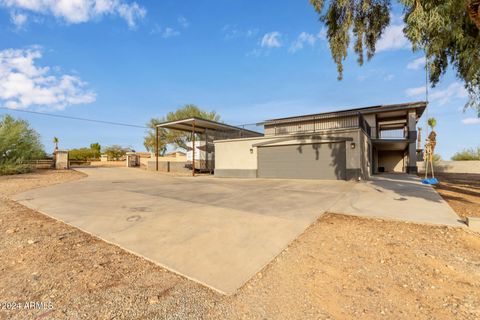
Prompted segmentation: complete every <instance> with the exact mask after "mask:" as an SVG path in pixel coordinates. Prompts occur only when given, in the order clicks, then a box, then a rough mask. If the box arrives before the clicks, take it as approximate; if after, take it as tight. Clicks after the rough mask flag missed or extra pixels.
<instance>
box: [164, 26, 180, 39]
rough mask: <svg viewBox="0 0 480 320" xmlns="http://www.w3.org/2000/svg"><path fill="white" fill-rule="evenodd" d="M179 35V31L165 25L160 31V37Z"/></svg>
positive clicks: (166, 37)
mask: <svg viewBox="0 0 480 320" xmlns="http://www.w3.org/2000/svg"><path fill="white" fill-rule="evenodd" d="M179 35H180V31H177V30H175V29H173V28H170V27H166V28H165V30H163V32H162V38H165V39H168V38H171V37H176V36H179Z"/></svg>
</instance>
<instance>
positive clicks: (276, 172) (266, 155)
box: [258, 142, 346, 180]
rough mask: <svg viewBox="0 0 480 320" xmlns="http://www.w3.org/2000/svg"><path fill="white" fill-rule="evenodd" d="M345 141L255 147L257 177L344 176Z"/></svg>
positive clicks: (335, 178) (315, 177) (343, 177)
mask: <svg viewBox="0 0 480 320" xmlns="http://www.w3.org/2000/svg"><path fill="white" fill-rule="evenodd" d="M345 168H346V158H345V143H344V142H337V143H316V144H302V145H284V146H270V147H259V148H258V176H259V177H260V178H282V179H334V180H338V179H345V171H346V170H345Z"/></svg>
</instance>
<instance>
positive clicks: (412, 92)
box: [405, 82, 468, 106]
mask: <svg viewBox="0 0 480 320" xmlns="http://www.w3.org/2000/svg"><path fill="white" fill-rule="evenodd" d="M405 94H406V95H407V96H408V97H418V96H422V95H423V96H424V95H425V86H421V87H417V88H410V89H407V90H406V91H405ZM467 97H468V93H467V90H466V89H465V87H464V86H463V85H462V84H461V83H459V82H454V83H452V84H450V85H449V86H448V87H447V88H445V89H436V88H435V89H431V90H430V93H429V100H431V101H435V102H437V103H438V104H439V105H441V106H443V105H445V104H447V103H449V102H450V101H451V100H453V99H464V98H467Z"/></svg>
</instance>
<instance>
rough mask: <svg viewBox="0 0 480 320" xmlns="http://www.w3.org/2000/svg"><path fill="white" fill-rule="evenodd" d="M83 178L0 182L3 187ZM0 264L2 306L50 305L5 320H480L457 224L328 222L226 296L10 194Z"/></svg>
mask: <svg viewBox="0 0 480 320" xmlns="http://www.w3.org/2000/svg"><path fill="white" fill-rule="evenodd" d="M78 178H81V175H79V174H78V173H76V172H72V171H67V172H53V171H52V172H48V173H34V174H29V175H25V176H22V177H20V176H15V177H11V178H6V177H0V190H2V192H5V191H6V192H8V193H9V194H13V193H14V192H19V191H23V190H27V189H28V188H31V187H39V186H41V185H47V184H49V183H58V182H60V181H68V180H72V179H78ZM0 255H1V257H2V260H1V261H2V262H1V264H0V300H1V301H0V303H2V302H9V301H13V302H15V301H17V302H22V306H24V304H23V302H25V301H41V302H46V305H47V306H49V303H51V305H52V306H53V309H52V310H48V309H44V310H31V309H30V310H26V309H24V308H22V309H21V310H0V318H1V319H27V318H28V319H34V318H35V317H40V318H41V319H225V318H228V319H236V318H243V319H252V318H253V319H265V318H267V319H272V318H273V319H291V318H306V319H358V318H368V319H377V318H378V319H413V318H415V319H479V318H480V237H479V236H478V235H477V234H474V233H471V232H469V231H467V230H464V229H455V228H450V227H432V226H425V225H417V224H408V223H401V222H391V221H389V222H387V221H382V220H375V219H362V218H357V217H350V216H342V215H335V214H327V215H324V216H323V217H322V218H320V219H319V220H318V221H317V222H316V223H315V224H313V225H312V226H311V227H310V228H309V229H308V230H306V231H305V232H304V234H303V235H301V236H300V237H299V238H298V239H297V240H295V241H294V242H293V243H292V244H291V245H290V246H289V248H288V249H286V250H285V251H283V252H282V253H281V254H280V255H279V256H278V257H277V258H276V259H275V260H274V261H272V262H271V263H270V264H269V265H268V266H267V267H265V268H264V270H262V271H261V272H260V273H258V274H257V275H256V276H255V277H254V278H252V279H251V280H250V281H249V282H248V283H247V284H246V285H245V286H244V287H242V288H241V289H240V290H239V291H238V292H237V293H236V294H235V295H233V296H229V297H225V296H222V295H220V294H218V293H216V292H213V291H211V290H209V289H207V288H205V287H203V286H201V285H199V284H197V283H195V282H192V281H189V280H187V279H184V278H182V277H180V276H177V275H175V274H173V273H171V272H169V271H167V270H165V269H163V268H161V267H159V266H157V265H155V264H153V263H150V262H148V261H146V260H144V259H142V258H139V257H137V256H134V255H132V254H130V253H128V252H126V251H124V250H122V249H120V248H118V247H116V246H114V245H111V244H107V243H105V242H103V241H101V240H99V239H96V238H94V237H92V236H90V235H88V234H86V233H84V232H82V231H79V230H77V229H75V228H73V227H70V226H68V225H66V224H64V223H61V222H58V221H55V220H53V219H50V218H48V217H46V216H44V215H42V214H40V213H38V212H35V211H32V210H30V209H27V208H25V207H23V206H21V205H19V204H17V203H16V202H14V201H11V200H9V199H8V198H7V197H6V196H5V194H4V195H3V196H1V199H0ZM4 306H5V304H3V305H2V306H1V307H4Z"/></svg>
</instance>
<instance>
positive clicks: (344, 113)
mask: <svg viewBox="0 0 480 320" xmlns="http://www.w3.org/2000/svg"><path fill="white" fill-rule="evenodd" d="M426 107H427V103H426V102H425V101H418V102H409V103H400V104H389V105H377V106H370V107H364V108H355V109H346V110H339V111H333V112H323V113H316V114H308V115H301V116H294V117H287V118H278V119H271V120H266V121H265V122H263V124H264V125H274V124H281V123H282V124H283V123H290V122H302V121H310V120H317V119H330V118H338V117H348V116H355V115H359V114H372V113H377V114H382V113H390V115H388V117H391V116H392V115H395V114H397V115H398V116H400V115H404V114H406V112H408V110H415V111H416V114H417V118H420V117H421V116H422V114H423V112H424V111H425V108H426ZM395 112H396V113H395Z"/></svg>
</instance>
